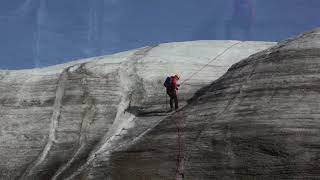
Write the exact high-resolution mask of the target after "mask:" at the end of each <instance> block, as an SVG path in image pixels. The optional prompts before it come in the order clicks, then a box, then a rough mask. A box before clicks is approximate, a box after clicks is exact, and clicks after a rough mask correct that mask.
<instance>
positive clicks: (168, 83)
mask: <svg viewBox="0 0 320 180" xmlns="http://www.w3.org/2000/svg"><path fill="white" fill-rule="evenodd" d="M163 86H164V87H166V88H172V79H171V77H167V78H166V80H165V81H164V83H163Z"/></svg>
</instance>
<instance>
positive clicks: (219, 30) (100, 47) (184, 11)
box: [0, 0, 320, 69]
mask: <svg viewBox="0 0 320 180" xmlns="http://www.w3.org/2000/svg"><path fill="white" fill-rule="evenodd" d="M251 1H252V9H253V10H254V11H255V12H256V15H255V18H254V19H251V20H243V21H244V22H235V21H242V20H241V18H240V19H235V17H234V16H233V12H234V11H235V9H236V8H235V7H234V6H233V3H234V2H233V0H3V1H0V27H1V28H0V62H1V63H0V69H23V68H32V67H43V66H48V65H53V64H58V63H63V62H66V61H71V60H75V59H79V58H85V57H91V56H98V55H104V54H111V53H115V52H119V51H124V50H129V49H132V48H137V47H142V46H146V45H153V44H158V43H163V42H176V41H190V40H200V39H238V40H258V41H280V40H283V39H286V38H288V37H290V36H294V35H297V34H299V33H301V32H304V31H308V30H311V29H313V28H315V27H317V26H319V24H320V22H319V21H320V20H319V10H320V1H319V0H251ZM232 19H233V20H234V21H232V22H234V24H243V23H247V21H250V27H251V30H250V32H249V31H248V35H244V31H243V30H241V29H236V28H235V29H234V30H233V32H232V33H231V34H227V33H226V22H230V20H232Z"/></svg>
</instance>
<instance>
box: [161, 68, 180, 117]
mask: <svg viewBox="0 0 320 180" xmlns="http://www.w3.org/2000/svg"><path fill="white" fill-rule="evenodd" d="M179 80H180V76H179V75H178V74H176V75H174V76H171V77H167V79H166V80H165V82H164V83H163V85H164V87H166V90H167V94H168V96H169V97H170V111H173V102H174V107H175V110H176V111H177V110H178V108H179V102H178V96H177V91H178V90H179V89H178V87H179V86H180V84H178V81H179Z"/></svg>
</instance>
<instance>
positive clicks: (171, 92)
mask: <svg viewBox="0 0 320 180" xmlns="http://www.w3.org/2000/svg"><path fill="white" fill-rule="evenodd" d="M167 94H168V95H169V97H170V108H171V109H173V102H174V107H175V109H178V108H179V106H178V96H177V91H176V90H175V89H167Z"/></svg>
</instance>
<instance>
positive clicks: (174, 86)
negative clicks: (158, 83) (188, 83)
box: [171, 76, 179, 90]
mask: <svg viewBox="0 0 320 180" xmlns="http://www.w3.org/2000/svg"><path fill="white" fill-rule="evenodd" d="M171 80H172V89H176V90H178V87H179V84H178V83H177V82H178V80H177V78H176V77H175V76H171Z"/></svg>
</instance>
